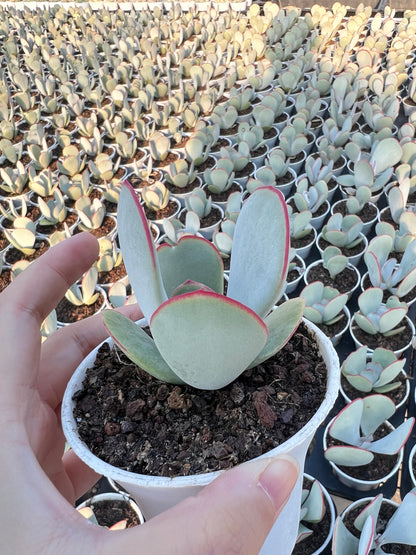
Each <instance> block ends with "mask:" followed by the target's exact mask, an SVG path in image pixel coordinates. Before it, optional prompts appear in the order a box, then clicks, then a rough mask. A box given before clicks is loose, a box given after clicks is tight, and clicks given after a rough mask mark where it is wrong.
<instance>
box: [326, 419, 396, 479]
mask: <svg viewBox="0 0 416 555" xmlns="http://www.w3.org/2000/svg"><path fill="white" fill-rule="evenodd" d="M391 431H392V430H391V429H390V428H388V427H387V426H386V425H385V424H382V425H381V426H379V427H378V428H377V430H376V431H375V433H374V439H375V440H376V439H381V438H382V437H384V436H386V435H387V434H389V433H390V432H391ZM326 439H327V445H328V447H330V446H332V445H345V443H343V442H342V441H338V440H336V439H333V438H332V437H331V436H329V435H327V438H326ZM373 454H374V459H373V460H372V461H371V463H368V464H365V465H360V466H343V465H340V464H337V467H338V468H339V469H340V470H342V471H343V472H345V474H348V476H352V477H353V478H357V479H358V480H368V481H370V482H373V481H375V480H380V479H381V478H384V476H387V475H388V474H390V472H391V471H392V470H393V468H394V465H395V464H396V463H397V458H398V455H380V454H379V453H373Z"/></svg>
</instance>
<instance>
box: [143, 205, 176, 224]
mask: <svg viewBox="0 0 416 555" xmlns="http://www.w3.org/2000/svg"><path fill="white" fill-rule="evenodd" d="M143 208H144V211H145V214H146V218H147V219H148V220H150V221H157V220H163V218H170V217H171V216H173V215H174V214H175V213H176V212H177V211H178V205H177V204H176V202H174V201H173V200H170V201H169V202H168V205H167V206H165V208H161V209H160V210H151V209H150V208H149V207H148V206H146V205H144V206H143Z"/></svg>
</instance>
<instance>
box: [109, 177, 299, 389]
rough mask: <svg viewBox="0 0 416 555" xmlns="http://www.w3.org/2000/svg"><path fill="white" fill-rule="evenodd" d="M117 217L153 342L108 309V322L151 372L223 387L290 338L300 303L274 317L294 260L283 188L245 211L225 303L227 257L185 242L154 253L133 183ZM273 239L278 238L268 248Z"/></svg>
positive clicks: (259, 195)
mask: <svg viewBox="0 0 416 555" xmlns="http://www.w3.org/2000/svg"><path fill="white" fill-rule="evenodd" d="M259 213H262V216H263V217H264V225H262V226H259V225H258V217H259ZM119 216H120V217H119V238H120V244H121V249H122V252H123V259H124V263H125V265H126V269H127V272H128V275H129V279H130V283H131V285H132V287H133V290H134V292H135V294H136V297H137V301H138V303H139V305H140V307H141V309H142V311H143V314H144V316H145V319H146V320H147V323H148V324H149V327H150V331H151V333H152V338H150V337H149V336H148V335H147V334H146V333H145V332H144V331H143V330H142V329H141V328H140V327H139V326H137V325H136V324H133V323H132V322H130V321H129V320H128V319H126V318H125V317H123V316H122V315H120V314H116V313H113V312H110V311H109V312H106V313H105V314H104V322H105V324H106V326H107V328H108V330H109V332H110V334H111V335H112V336H113V337H114V339H115V341H116V343H117V345H119V346H120V347H121V349H122V350H123V351H124V352H125V353H126V354H127V355H128V356H129V357H130V358H131V359H132V360H133V361H134V362H136V363H137V364H139V365H140V366H141V367H142V368H143V369H145V370H146V371H147V372H149V373H150V374H152V375H154V376H155V377H157V378H159V379H162V380H164V381H168V382H171V383H183V382H186V383H188V384H189V385H191V386H193V387H196V388H200V389H218V388H221V387H224V386H225V385H227V384H229V383H230V382H232V381H233V380H234V379H236V378H237V377H238V376H239V375H240V374H241V373H242V372H244V370H245V369H246V368H249V367H254V366H256V365H257V364H258V363H260V362H261V361H264V360H266V359H268V358H269V357H270V356H272V355H274V354H275V353H276V352H277V351H278V350H279V349H280V348H281V347H282V346H283V345H284V344H285V343H286V342H287V340H288V339H289V338H290V337H291V336H292V334H293V333H294V331H295V330H296V328H297V326H298V324H299V322H300V319H301V316H302V313H303V301H302V300H301V299H292V300H290V301H287V302H286V303H284V304H283V305H281V306H280V307H278V308H277V309H275V310H272V308H273V307H274V305H275V304H276V301H277V300H278V299H279V298H280V296H281V294H282V293H283V290H284V286H285V280H286V274H287V267H288V257H289V225H288V217H287V211H286V205H285V202H284V199H283V197H282V196H281V194H280V193H279V192H278V191H275V190H274V189H272V188H260V189H258V190H257V191H256V192H255V193H253V194H252V195H251V196H250V197H249V198H248V199H247V201H246V202H245V203H244V205H243V207H242V210H241V212H240V215H239V216H238V219H237V225H236V228H235V232H234V238H233V250H232V254H231V266H230V277H229V282H228V288H227V295H226V296H224V295H223V285H224V283H223V264H222V260H221V257H220V255H219V253H218V251H217V249H216V248H215V247H214V246H213V245H212V243H209V242H208V241H206V240H205V239H202V238H199V237H184V238H183V239H181V240H180V241H179V243H178V245H177V246H175V247H170V246H169V245H163V246H160V247H159V248H158V249H157V251H156V248H155V245H154V243H153V240H152V237H151V234H150V232H149V227H148V223H147V221H146V219H145V216H144V212H143V210H142V208H141V206H140V204H139V202H138V201H137V197H136V195H135V193H134V191H133V190H132V189H131V188H130V187H129V186H126V187H123V189H122V191H121V194H120V202H119ZM282 223H284V224H285V225H282ZM271 236H272V237H279V238H281V240H279V241H269V240H268V239H269V238H270V237H271ZM138 258H140V261H141V263H140V264H137V260H138ZM196 258H197V259H198V263H195V260H196Z"/></svg>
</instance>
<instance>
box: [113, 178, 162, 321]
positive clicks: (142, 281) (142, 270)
mask: <svg viewBox="0 0 416 555" xmlns="http://www.w3.org/2000/svg"><path fill="white" fill-rule="evenodd" d="M118 236H119V240H120V247H121V250H122V253H123V260H124V265H125V267H126V270H127V274H128V276H129V280H130V284H131V286H132V289H133V291H134V294H135V295H136V298H137V301H138V303H139V305H140V308H141V310H142V312H143V314H144V316H145V318H146V319H147V321H148V322H149V321H150V318H151V316H152V314H153V312H154V311H155V310H156V309H157V307H158V306H160V305H161V304H162V303H163V302H164V301H165V300H167V295H166V292H165V289H164V287H163V282H162V276H161V272H160V268H159V262H158V258H157V254H156V249H155V246H154V243H153V237H152V234H151V232H150V228H149V225H148V223H147V220H146V216H145V213H144V210H143V208H142V207H141V206H140V203H139V200H138V198H137V196H136V193H135V192H134V189H133V188H132V187H131V186H130V184H129V183H128V182H127V181H125V182H124V183H123V186H122V187H121V191H120V197H119V202H118Z"/></svg>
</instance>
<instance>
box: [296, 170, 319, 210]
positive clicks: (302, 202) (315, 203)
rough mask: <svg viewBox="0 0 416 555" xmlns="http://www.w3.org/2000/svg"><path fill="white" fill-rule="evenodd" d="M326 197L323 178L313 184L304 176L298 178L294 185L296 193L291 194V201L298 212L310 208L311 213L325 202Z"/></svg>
mask: <svg viewBox="0 0 416 555" xmlns="http://www.w3.org/2000/svg"><path fill="white" fill-rule="evenodd" d="M327 198H328V185H327V184H326V183H325V181H324V180H320V181H318V182H317V183H315V184H314V185H311V184H310V183H309V182H308V179H307V178H306V177H303V178H301V179H299V182H298V184H297V186H296V193H295V194H294V195H293V202H294V203H295V205H296V208H297V210H298V211H299V212H303V211H304V210H310V211H311V212H312V215H313V214H315V213H316V212H317V211H318V210H319V208H320V207H321V206H322V205H323V204H324V202H326V200H327Z"/></svg>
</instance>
